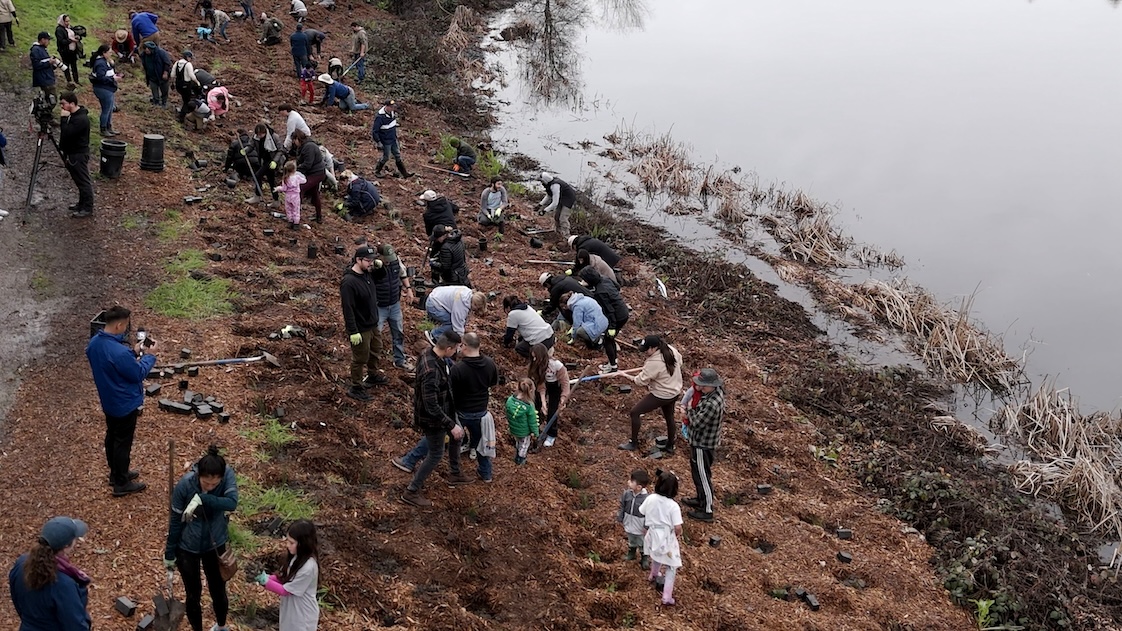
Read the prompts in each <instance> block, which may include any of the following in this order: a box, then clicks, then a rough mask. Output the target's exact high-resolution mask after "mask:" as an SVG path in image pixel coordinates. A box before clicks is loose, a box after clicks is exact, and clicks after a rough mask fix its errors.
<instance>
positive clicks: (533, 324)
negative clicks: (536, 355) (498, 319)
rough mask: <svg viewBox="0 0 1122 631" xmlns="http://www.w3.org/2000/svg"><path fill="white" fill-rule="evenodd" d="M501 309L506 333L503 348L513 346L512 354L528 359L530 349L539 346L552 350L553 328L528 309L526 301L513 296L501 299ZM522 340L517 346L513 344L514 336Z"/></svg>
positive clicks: (538, 314) (539, 315)
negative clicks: (504, 317) (504, 318)
mask: <svg viewBox="0 0 1122 631" xmlns="http://www.w3.org/2000/svg"><path fill="white" fill-rule="evenodd" d="M503 309H504V310H506V332H505V333H504V334H503V347H504V348H510V347H511V346H514V352H516V353H518V354H519V355H521V356H523V357H525V358H527V359H529V358H530V348H532V347H533V346H534V345H535V344H541V345H543V346H545V347H546V348H553V343H554V337H553V327H552V326H550V325H549V323H548V322H546V321H545V320H543V319H542V316H541V314H540V313H538V312H537V311H534V310H533V309H531V308H530V305H528V304H526V301H525V300H523V299H521V298H519V297H518V296H515V295H510V296H507V297H505V298H503ZM516 334H517V335H518V337H520V338H522V339H520V340H519V341H518V344H515V343H514V336H515V335H516Z"/></svg>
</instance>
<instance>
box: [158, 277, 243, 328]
mask: <svg viewBox="0 0 1122 631" xmlns="http://www.w3.org/2000/svg"><path fill="white" fill-rule="evenodd" d="M234 295H235V294H234V292H233V291H231V289H230V281H228V280H226V279H215V280H195V279H194V278H191V277H185V278H180V279H179V280H175V281H171V282H167V283H163V284H162V285H160V286H159V287H157V288H155V289H153V290H152V291H151V292H150V293H149V294H148V296H147V297H145V299H144V304H145V305H146V306H147V307H148V308H150V309H152V310H154V311H156V312H157V313H159V314H161V315H166V316H170V317H173V318H188V319H191V320H197V319H200V318H206V317H210V316H213V315H219V314H223V313H230V312H231V311H233V309H234V307H233V305H231V304H230V299H231V298H233V297H234Z"/></svg>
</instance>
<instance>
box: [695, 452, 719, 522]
mask: <svg viewBox="0 0 1122 631" xmlns="http://www.w3.org/2000/svg"><path fill="white" fill-rule="evenodd" d="M690 475H691V476H693V488H694V489H696V490H697V499H698V501H699V502H700V503H701V510H703V511H705V512H706V513H712V512H713V450H712V449H705V448H703V447H694V446H692V445H691V446H690Z"/></svg>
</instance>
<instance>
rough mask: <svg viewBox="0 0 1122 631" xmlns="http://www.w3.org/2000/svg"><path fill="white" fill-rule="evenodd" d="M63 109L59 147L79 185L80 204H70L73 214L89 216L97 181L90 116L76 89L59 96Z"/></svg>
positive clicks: (67, 169)
mask: <svg viewBox="0 0 1122 631" xmlns="http://www.w3.org/2000/svg"><path fill="white" fill-rule="evenodd" d="M59 101H60V103H61V105H60V108H61V109H62V120H61V123H60V129H59V137H58V148H59V151H60V152H62V154H63V156H64V158H65V162H66V172H67V173H69V174H70V179H72V180H74V186H77V187H78V203H77V204H73V205H71V206H70V210H72V211H74V212H72V213H71V214H70V216H71V217H89V216H90V215H92V214H93V208H94V192H93V180H92V179H90V164H89V161H90V117H89V112H87V111H86V108H85V107H84V106H82V105H78V97H77V96H76V95H75V94H74V93H73V92H63V93H62V96H61V97H59Z"/></svg>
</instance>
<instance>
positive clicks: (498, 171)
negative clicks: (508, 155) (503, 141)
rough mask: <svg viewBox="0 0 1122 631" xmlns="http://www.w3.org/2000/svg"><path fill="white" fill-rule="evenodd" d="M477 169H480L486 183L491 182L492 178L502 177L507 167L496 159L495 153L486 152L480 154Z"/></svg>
mask: <svg viewBox="0 0 1122 631" xmlns="http://www.w3.org/2000/svg"><path fill="white" fill-rule="evenodd" d="M475 168H477V169H479V173H480V175H482V176H483V178H484V181H485V182H490V181H491V178H493V177H500V176H501V175H502V172H503V169H504V168H506V167H505V166H504V165H503V163H502V162H501V161H499V159H498V158H496V157H495V152H494V151H484V152H482V153H480V154H479V162H478V163H476V165H475ZM507 192H508V193H510V192H511V191H510V189H507Z"/></svg>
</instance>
